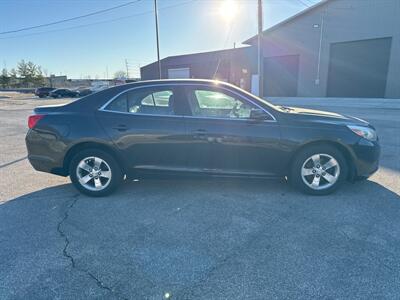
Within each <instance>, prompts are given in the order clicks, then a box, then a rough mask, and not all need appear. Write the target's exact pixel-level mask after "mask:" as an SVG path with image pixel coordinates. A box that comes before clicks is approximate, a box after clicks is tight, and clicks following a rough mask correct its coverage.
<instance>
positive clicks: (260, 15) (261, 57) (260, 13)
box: [257, 0, 264, 97]
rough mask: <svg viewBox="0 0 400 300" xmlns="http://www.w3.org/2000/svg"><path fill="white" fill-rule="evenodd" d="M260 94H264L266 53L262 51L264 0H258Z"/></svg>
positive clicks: (260, 95)
mask: <svg viewBox="0 0 400 300" xmlns="http://www.w3.org/2000/svg"><path fill="white" fill-rule="evenodd" d="M257 8H258V96H259V97H263V96H264V74H263V73H264V72H263V65H264V55H263V51H262V34H263V8H262V0H258V7H257Z"/></svg>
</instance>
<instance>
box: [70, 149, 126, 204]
mask: <svg viewBox="0 0 400 300" xmlns="http://www.w3.org/2000/svg"><path fill="white" fill-rule="evenodd" d="M69 174H70V178H71V181H72V183H73V184H74V186H75V187H76V188H77V189H78V190H79V191H80V192H82V193H84V194H86V195H88V196H94V197H100V196H106V195H109V194H111V193H112V192H113V191H115V189H116V188H117V187H118V185H119V184H120V183H121V181H122V180H123V174H122V171H121V168H120V167H119V165H118V162H117V161H116V160H115V159H114V157H113V156H112V155H110V154H108V153H107V152H104V151H101V150H96V149H86V150H83V151H81V152H79V153H77V154H76V155H75V156H74V157H73V158H72V160H71V163H70V167H69Z"/></svg>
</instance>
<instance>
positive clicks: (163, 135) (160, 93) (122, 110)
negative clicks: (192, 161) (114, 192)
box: [98, 85, 186, 172]
mask: <svg viewBox="0 0 400 300" xmlns="http://www.w3.org/2000/svg"><path fill="white" fill-rule="evenodd" d="M176 98H177V96H176V88H175V87H173V86H168V85H166V86H164V85H163V86H155V87H141V88H135V89H132V90H128V91H126V92H124V93H122V94H120V95H119V96H118V97H116V99H115V100H113V101H112V102H111V103H110V104H109V105H108V106H106V107H105V108H104V109H102V110H100V111H99V112H98V120H99V121H100V123H101V125H102V126H103V128H104V129H105V131H106V132H107V133H108V135H109V136H110V137H111V139H112V140H113V142H114V144H115V145H116V147H117V148H118V149H119V150H120V151H121V153H122V155H123V158H124V161H125V162H126V163H127V167H129V168H130V169H133V170H134V171H136V172H152V171H157V172H158V171H170V170H175V169H182V168H184V167H185V162H186V156H185V154H186V151H185V149H184V148H183V145H184V143H182V141H184V140H185V135H186V130H185V126H184V120H183V117H182V116H181V115H179V113H178V112H177V109H176V103H177V102H178V101H176Z"/></svg>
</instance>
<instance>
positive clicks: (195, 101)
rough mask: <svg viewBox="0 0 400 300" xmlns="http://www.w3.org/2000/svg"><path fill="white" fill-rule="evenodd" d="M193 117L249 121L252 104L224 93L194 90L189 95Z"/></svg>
mask: <svg viewBox="0 0 400 300" xmlns="http://www.w3.org/2000/svg"><path fill="white" fill-rule="evenodd" d="M189 105H190V109H191V111H192V115H193V116H197V117H213V118H227V119H249V118H250V114H251V111H252V109H255V108H256V107H254V106H253V105H252V104H250V103H248V102H246V101H244V100H242V99H239V98H236V97H233V96H230V95H228V94H225V93H224V92H220V91H214V90H208V89H202V88H198V89H197V88H194V89H193V90H192V91H191V92H190V95H189Z"/></svg>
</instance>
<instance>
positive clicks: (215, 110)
mask: <svg viewBox="0 0 400 300" xmlns="http://www.w3.org/2000/svg"><path fill="white" fill-rule="evenodd" d="M185 99H186V100H187V102H188V106H189V107H190V110H191V116H188V117H186V119H187V120H186V127H187V129H188V140H190V144H189V145H190V149H189V150H188V167H190V168H192V169H194V170H197V171H199V172H206V173H212V174H213V173H216V174H226V175H242V174H243V175H255V176H257V175H260V176H270V175H275V174H277V173H279V170H281V169H282V168H281V167H280V162H281V159H280V157H281V155H282V151H281V149H280V128H279V125H278V123H277V122H276V120H275V119H274V117H273V116H272V115H271V114H269V113H268V112H267V111H265V110H263V109H262V108H261V107H259V106H257V105H256V104H254V103H252V102H250V101H248V100H247V99H245V98H244V97H242V96H240V95H238V94H235V93H234V92H232V91H229V90H226V89H223V88H220V87H216V86H208V85H192V86H188V87H186V89H185Z"/></svg>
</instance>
